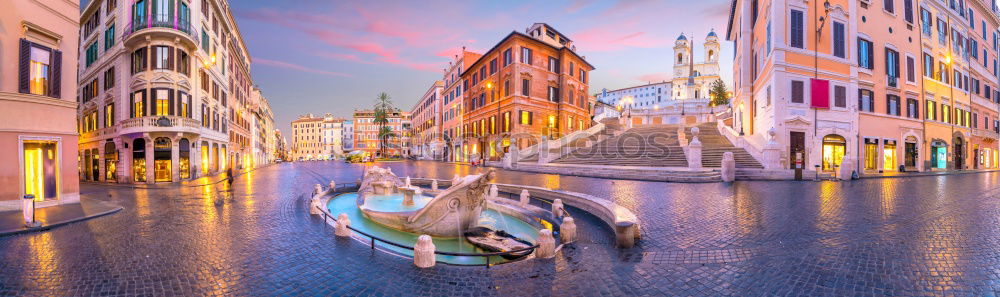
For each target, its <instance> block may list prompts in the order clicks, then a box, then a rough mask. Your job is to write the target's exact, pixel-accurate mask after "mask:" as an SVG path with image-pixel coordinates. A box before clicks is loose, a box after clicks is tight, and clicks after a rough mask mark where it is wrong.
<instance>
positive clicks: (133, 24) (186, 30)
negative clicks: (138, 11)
mask: <svg viewBox="0 0 1000 297" xmlns="http://www.w3.org/2000/svg"><path fill="white" fill-rule="evenodd" d="M147 29H169V30H175V31H178V32H180V33H182V34H181V35H183V36H185V37H188V38H190V39H191V40H192V41H193V42H194V44H195V45H197V44H198V42H199V40H198V34H197V33H196V32H194V30H193V29H192V28H191V23H190V22H189V21H186V20H179V19H169V18H167V17H165V16H154V17H152V18H147V19H132V21H130V22H129V23H128V25H127V26H125V28H124V30H123V31H122V41H128V40H129V38H131V37H132V36H134V35H136V33H139V32H142V31H144V30H147Z"/></svg>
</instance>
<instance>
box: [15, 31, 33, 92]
mask: <svg viewBox="0 0 1000 297" xmlns="http://www.w3.org/2000/svg"><path fill="white" fill-rule="evenodd" d="M30 59H31V42H28V40H25V39H23V38H22V39H21V49H20V54H19V57H18V61H17V62H18V66H17V67H18V68H17V73H18V81H17V88H18V91H20V92H21V93H24V94H28V93H31V90H30V88H29V85H28V80H29V79H31V72H30V70H29V68H28V63H29V61H30Z"/></svg>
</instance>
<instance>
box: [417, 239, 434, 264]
mask: <svg viewBox="0 0 1000 297" xmlns="http://www.w3.org/2000/svg"><path fill="white" fill-rule="evenodd" d="M434 249H435V247H434V241H432V240H431V237H430V236H428V235H427V234H424V235H420V237H417V245H416V246H414V247H413V265H416V266H417V267H420V268H431V267H434V264H435V263H436V262H437V261H436V260H435V259H434Z"/></svg>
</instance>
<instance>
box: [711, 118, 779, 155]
mask: <svg viewBox="0 0 1000 297" xmlns="http://www.w3.org/2000/svg"><path fill="white" fill-rule="evenodd" d="M716 123H718V124H717V127H718V128H719V133H720V134H722V136H725V137H726V139H728V140H729V142H731V143H732V144H733V146H736V147H738V148H742V149H743V150H745V151H746V152H747V153H749V154H750V155H751V156H753V157H754V158H756V159H757V160H764V145H765V144H767V141H766V140H765V139H764V138H762V137H760V135H761V134H757V135H750V136H749V137H748V136H746V135H744V136H740V133H739V132H737V131H736V130H735V129H733V128H732V127H729V126H726V124H725V122H724V121H723V120H722V119H719V120H718V121H716Z"/></svg>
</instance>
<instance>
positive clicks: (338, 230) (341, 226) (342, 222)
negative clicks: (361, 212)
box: [333, 213, 351, 237]
mask: <svg viewBox="0 0 1000 297" xmlns="http://www.w3.org/2000/svg"><path fill="white" fill-rule="evenodd" d="M350 225H351V219H348V218H347V214H346V213H341V214H340V215H338V216H337V226H336V227H334V231H333V234H334V235H337V236H341V237H349V236H351V229H348V228H347V226H350Z"/></svg>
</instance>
